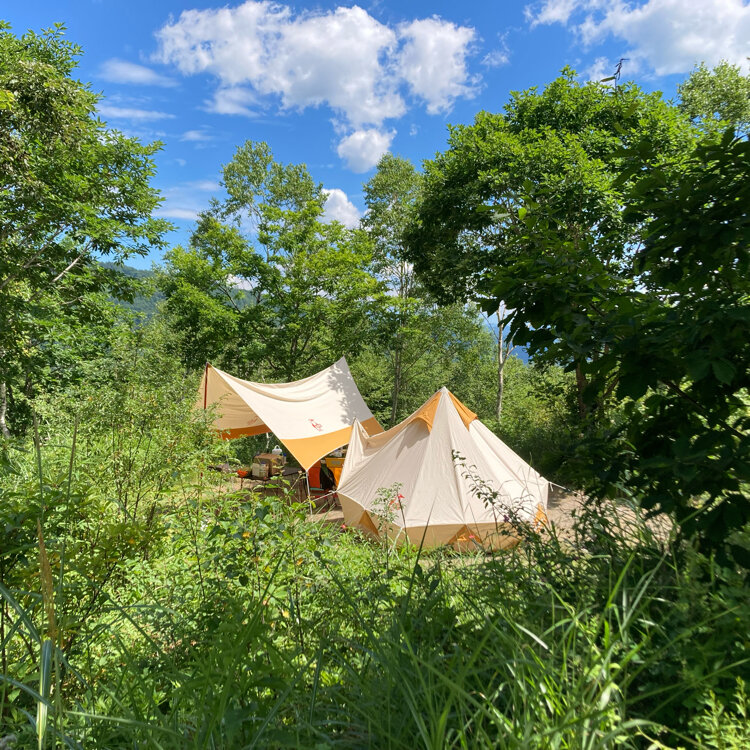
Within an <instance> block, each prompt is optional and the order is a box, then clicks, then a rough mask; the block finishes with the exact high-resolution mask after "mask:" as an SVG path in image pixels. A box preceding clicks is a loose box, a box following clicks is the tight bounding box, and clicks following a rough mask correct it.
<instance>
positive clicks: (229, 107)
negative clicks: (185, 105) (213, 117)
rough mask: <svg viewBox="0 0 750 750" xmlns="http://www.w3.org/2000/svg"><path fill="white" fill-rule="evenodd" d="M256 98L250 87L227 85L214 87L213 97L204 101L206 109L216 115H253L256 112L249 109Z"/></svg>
mask: <svg viewBox="0 0 750 750" xmlns="http://www.w3.org/2000/svg"><path fill="white" fill-rule="evenodd" d="M255 103H256V99H255V96H254V95H253V92H252V91H250V89H247V88H244V87H242V86H228V87H226V88H219V89H216V91H215V92H214V98H213V99H212V100H209V101H207V102H206V109H207V110H208V111H209V112H215V113H216V114H218V115H244V116H245V117H255V115H256V113H255V112H254V111H253V110H252V109H250V105H251V104H255Z"/></svg>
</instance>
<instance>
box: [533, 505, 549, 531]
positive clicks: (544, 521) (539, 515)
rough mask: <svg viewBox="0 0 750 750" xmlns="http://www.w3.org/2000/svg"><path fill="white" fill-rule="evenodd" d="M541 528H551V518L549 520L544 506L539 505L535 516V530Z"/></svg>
mask: <svg viewBox="0 0 750 750" xmlns="http://www.w3.org/2000/svg"><path fill="white" fill-rule="evenodd" d="M540 526H549V518H547V513H546V511H545V510H544V508H543V507H542V504H541V503H537V506H536V515H535V516H534V528H535V529H538V528H539V527H540Z"/></svg>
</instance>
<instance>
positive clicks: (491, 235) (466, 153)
mask: <svg viewBox="0 0 750 750" xmlns="http://www.w3.org/2000/svg"><path fill="white" fill-rule="evenodd" d="M691 138H692V134H691V128H690V125H689V123H688V121H687V120H686V118H684V117H683V116H682V115H681V114H680V113H679V112H678V111H677V110H676V109H675V108H674V107H671V106H670V105H668V104H667V103H665V102H664V101H663V100H662V98H661V96H660V94H658V93H656V94H644V93H643V92H642V91H641V90H640V89H639V88H638V87H637V86H635V85H633V84H625V85H623V86H620V87H618V88H617V90H616V92H613V91H612V90H611V89H609V88H608V87H606V86H603V85H601V84H598V83H587V84H581V83H580V82H579V81H578V80H577V78H576V76H575V73H574V72H573V71H571V70H569V69H566V70H564V71H563V74H562V75H561V76H560V77H559V78H557V79H556V80H555V81H553V82H552V83H550V84H549V85H548V86H547V87H546V88H545V89H544V90H543V91H542V92H539V91H537V90H536V89H530V90H528V91H524V92H520V93H518V92H516V93H513V94H512V96H511V100H510V102H509V103H508V104H507V105H506V107H505V111H504V113H502V114H490V113H487V112H481V113H480V114H478V115H477V117H476V119H475V122H474V124H473V125H471V126H459V127H453V128H451V131H450V138H449V148H448V150H447V151H446V152H445V153H443V154H440V155H438V156H437V157H436V158H435V159H434V160H432V161H430V162H427V163H426V165H425V183H424V188H423V192H422V197H421V199H420V203H419V206H418V210H417V211H416V212H415V219H414V221H413V222H412V223H411V226H410V228H409V230H408V231H407V233H406V236H405V248H406V255H407V257H408V258H409V259H411V260H412V261H413V262H414V265H415V268H416V270H417V272H418V273H419V274H420V278H421V279H422V280H423V282H424V284H425V285H426V286H427V288H428V289H429V290H430V291H431V292H432V293H433V294H434V295H435V296H436V297H437V298H438V299H439V300H440V301H443V302H447V301H455V300H465V299H474V300H476V301H478V302H480V303H481V304H483V305H484V306H485V307H486V309H487V310H492V311H495V310H497V309H498V306H500V305H501V304H503V303H505V304H506V305H507V306H508V307H509V308H510V309H512V310H514V311H515V316H514V320H515V325H514V326H513V329H512V330H513V335H514V338H515V340H516V342H517V343H518V344H521V345H524V346H526V347H527V348H528V349H529V353H530V354H531V355H532V356H533V357H537V358H541V359H544V360H545V361H548V362H557V363H560V364H563V365H566V366H568V365H569V366H571V367H572V368H573V369H575V371H576V380H577V387H578V395H579V398H578V404H579V412H580V415H581V417H584V416H586V414H587V412H588V409H589V406H588V404H587V402H586V400H585V398H584V391H585V389H586V377H585V374H584V372H583V368H582V365H583V363H585V362H586V361H587V360H588V359H589V358H591V357H595V356H598V352H597V351H596V350H595V348H593V347H590V346H589V347H587V346H585V345H582V344H580V342H569V341H568V340H567V339H565V340H564V339H563V338H562V336H567V337H569V336H570V333H568V332H563V326H562V325H561V324H560V323H557V322H555V323H554V324H550V321H552V320H554V321H561V320H563V319H564V320H565V321H566V322H567V323H571V322H575V323H576V325H582V326H584V328H585V327H586V326H588V325H591V324H593V323H592V321H596V320H597V319H598V318H599V317H600V315H599V311H598V305H597V299H598V298H599V296H601V295H602V294H608V293H610V292H613V291H614V290H617V289H619V288H621V287H623V286H628V285H631V286H632V284H634V283H635V282H634V280H633V278H632V274H631V271H630V258H631V255H632V248H634V247H637V245H638V241H639V232H640V227H639V226H637V225H634V224H632V223H629V222H626V221H624V220H623V216H622V203H623V200H624V193H625V190H626V189H627V186H624V185H621V184H619V182H618V176H619V172H620V167H621V165H622V161H623V156H622V150H623V147H626V146H628V145H630V144H634V143H639V142H641V141H643V140H647V141H648V142H650V143H653V144H655V152H656V154H657V157H658V158H663V159H671V160H673V161H675V162H678V161H679V160H680V159H681V158H683V154H684V153H686V149H687V147H688V145H689V144H690V142H691ZM532 204H533V205H537V204H541V205H543V214H544V218H540V220H539V223H538V225H537V226H536V228H537V230H538V232H537V237H536V239H535V238H533V237H532V238H530V237H529V231H530V230H529V226H528V225H527V224H526V223H525V222H524V217H525V214H526V212H527V211H528V210H529V209H530V208H531V207H532ZM545 222H546V223H545ZM551 226H554V231H553V232H552V234H554V236H555V237H561V238H564V244H562V245H561V244H560V243H555V244H554V245H553V246H550V248H549V251H547V252H545V251H544V248H543V247H542V245H541V244H540V242H541V239H542V238H543V239H544V240H545V241H546V235H547V233H548V231H550V227H551ZM537 240H539V242H537ZM536 245H538V246H539V248H540V250H539V254H538V255H533V254H532V253H530V248H531V247H533V246H536ZM551 316H553V317H551ZM540 319H542V320H543V321H544V322H543V323H540V322H539V321H540ZM576 325H573V326H571V327H570V330H571V331H575V330H577V329H576ZM578 338H579V339H580V338H581V337H578ZM568 343H573V345H571V346H568Z"/></svg>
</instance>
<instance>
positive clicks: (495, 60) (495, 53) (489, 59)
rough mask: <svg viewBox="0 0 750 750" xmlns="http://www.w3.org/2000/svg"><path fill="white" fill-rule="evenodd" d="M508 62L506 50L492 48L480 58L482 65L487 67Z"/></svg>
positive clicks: (508, 57) (496, 66) (495, 66)
mask: <svg viewBox="0 0 750 750" xmlns="http://www.w3.org/2000/svg"><path fill="white" fill-rule="evenodd" d="M509 62H510V56H509V55H508V52H507V51H506V50H501V49H493V50H492V52H488V53H487V54H486V55H485V56H484V57H483V58H482V65H484V66H485V67H487V68H499V67H500V66H501V65H507V64H508V63H509Z"/></svg>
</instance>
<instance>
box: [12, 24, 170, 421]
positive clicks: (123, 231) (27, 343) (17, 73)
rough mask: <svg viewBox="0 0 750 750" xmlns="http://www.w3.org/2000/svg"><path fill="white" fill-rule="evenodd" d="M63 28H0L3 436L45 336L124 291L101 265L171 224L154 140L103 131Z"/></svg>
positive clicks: (150, 242) (142, 247)
mask: <svg viewBox="0 0 750 750" xmlns="http://www.w3.org/2000/svg"><path fill="white" fill-rule="evenodd" d="M79 55H80V49H79V48H78V47H76V46H75V45H73V44H71V43H70V42H68V41H66V40H65V39H64V38H63V27H62V26H59V25H58V26H56V27H55V28H54V29H52V30H49V31H45V32H44V33H42V34H41V35H37V34H35V33H33V32H31V31H30V32H28V33H26V34H25V35H23V36H22V37H20V38H18V37H16V36H14V35H13V34H12V33H11V32H10V30H9V26H8V25H7V24H2V25H0V163H1V164H2V165H3V168H2V172H1V175H2V176H1V177H0V180H1V181H2V184H1V185H0V431H2V432H3V434H5V435H7V434H8V427H7V422H6V414H7V409H8V400H9V398H10V397H11V396H12V389H13V387H14V384H15V385H16V386H17V385H18V384H19V383H29V382H31V383H33V382H35V380H36V378H37V373H36V372H35V368H36V367H37V363H38V361H39V359H40V356H41V354H42V353H43V351H44V341H45V338H46V337H45V335H44V331H45V329H46V330H50V328H51V327H52V326H53V325H56V326H57V327H58V328H59V327H60V324H61V323H62V322H63V321H65V320H68V321H70V320H73V321H77V320H79V317H81V316H82V317H85V316H87V315H90V314H91V313H92V312H93V310H94V304H93V300H92V297H91V293H92V292H96V291H99V290H101V289H104V288H111V289H112V290H113V291H114V292H115V293H117V294H125V295H127V294H128V288H127V283H126V280H124V279H123V277H121V276H120V275H118V274H117V273H115V272H114V271H112V270H111V269H107V268H104V267H102V266H100V265H99V264H98V263H97V260H98V258H100V257H101V256H111V257H113V258H114V259H116V260H122V259H123V258H126V257H128V256H129V255H132V254H143V253H145V252H147V251H148V250H149V249H150V248H151V247H154V246H159V245H160V243H161V236H162V233H163V232H164V230H165V229H166V227H167V226H168V225H167V224H166V222H164V221H160V220H156V219H153V218H152V217H151V213H152V211H153V209H154V208H155V207H156V206H157V205H158V203H159V197H158V194H157V193H156V191H155V190H154V189H153V188H151V187H150V185H149V180H150V179H151V177H152V176H153V174H154V164H153V161H152V158H151V157H152V155H153V153H154V152H155V151H156V149H157V148H158V145H156V144H154V145H150V146H144V145H142V144H140V143H139V142H138V141H136V140H134V139H130V138H126V137H125V136H123V135H122V134H120V133H117V132H115V131H112V130H108V129H107V128H106V127H105V124H104V123H103V122H102V121H101V120H99V119H98V118H97V117H96V103H97V100H98V97H97V95H96V94H94V93H92V92H91V91H90V90H89V88H88V86H87V85H85V84H82V83H81V82H79V81H77V80H75V79H74V78H73V77H72V75H73V72H74V70H75V67H76V64H77V58H78V56H79Z"/></svg>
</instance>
